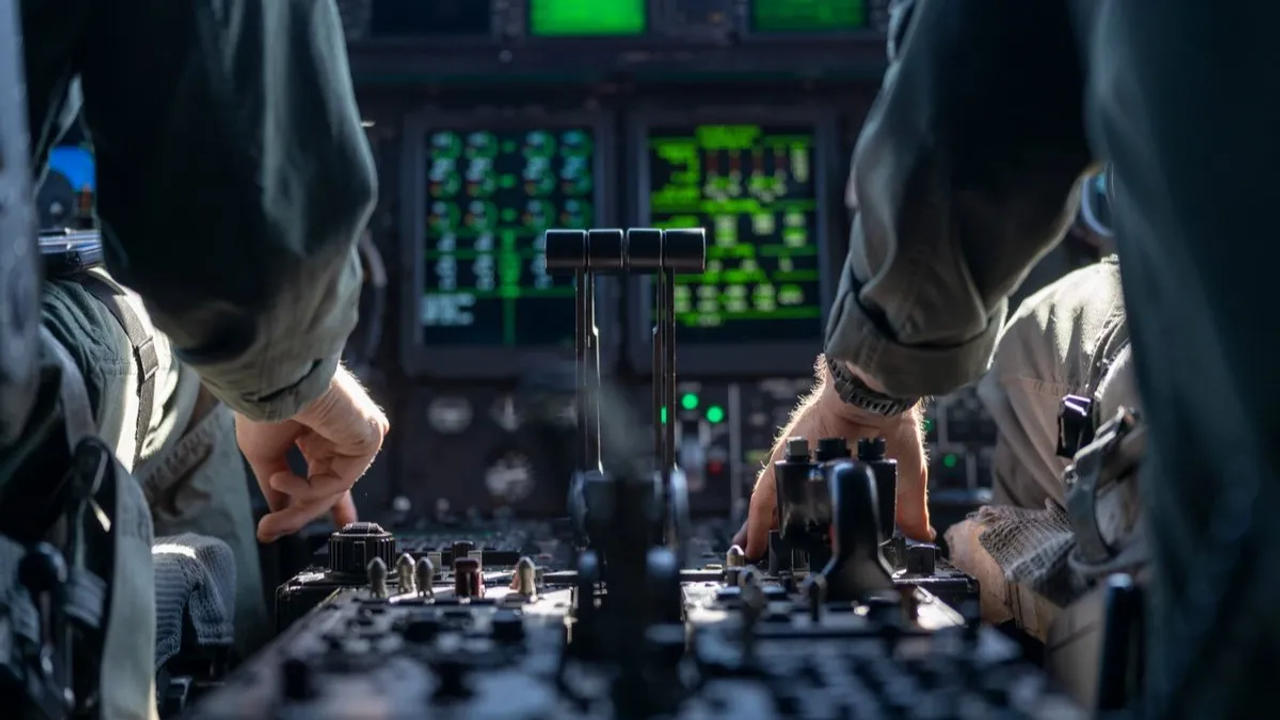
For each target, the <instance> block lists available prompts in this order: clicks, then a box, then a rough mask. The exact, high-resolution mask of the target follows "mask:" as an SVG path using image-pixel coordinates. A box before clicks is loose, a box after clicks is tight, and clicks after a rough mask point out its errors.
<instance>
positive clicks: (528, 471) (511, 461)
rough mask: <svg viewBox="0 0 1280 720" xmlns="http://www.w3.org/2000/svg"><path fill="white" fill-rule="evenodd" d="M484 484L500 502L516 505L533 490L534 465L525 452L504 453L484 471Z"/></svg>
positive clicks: (490, 493)
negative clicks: (530, 462)
mask: <svg viewBox="0 0 1280 720" xmlns="http://www.w3.org/2000/svg"><path fill="white" fill-rule="evenodd" d="M484 485H485V487H486V488H487V489H488V490H489V495H490V496H492V497H493V498H494V500H495V501H497V502H498V503H499V504H503V505H514V504H515V503H517V502H520V501H521V500H524V499H525V498H527V497H529V494H530V493H531V492H532V491H533V467H532V466H531V465H530V464H529V458H528V457H526V456H525V455H524V453H521V452H517V451H510V452H507V453H504V454H502V455H501V456H499V457H498V459H497V460H496V461H495V462H494V463H493V464H492V465H490V466H489V467H488V468H487V469H486V470H485V472H484Z"/></svg>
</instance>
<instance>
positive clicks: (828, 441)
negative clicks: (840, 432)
mask: <svg viewBox="0 0 1280 720" xmlns="http://www.w3.org/2000/svg"><path fill="white" fill-rule="evenodd" d="M850 455H851V453H850V452H849V441H848V440H846V439H844V438H842V437H825V438H820V439H819V440H818V450H817V452H816V453H814V459H815V460H817V461H818V462H827V461H828V460H836V459H839V458H847V457H850Z"/></svg>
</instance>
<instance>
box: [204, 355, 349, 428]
mask: <svg viewBox="0 0 1280 720" xmlns="http://www.w3.org/2000/svg"><path fill="white" fill-rule="evenodd" d="M337 369H338V355H336V354H335V355H331V356H329V357H327V358H325V359H323V360H317V361H315V362H313V363H312V364H311V368H310V370H308V371H306V372H304V373H303V374H302V378H301V379H300V380H298V381H297V382H295V383H294V384H292V385H290V386H288V387H286V388H284V389H281V390H277V391H275V392H273V393H271V394H269V395H265V396H261V397H252V396H249V395H245V394H243V393H235V392H227V391H225V389H224V388H221V387H219V386H218V384H217V383H216V382H214V381H211V380H209V379H208V378H206V379H205V386H206V387H208V388H209V391H210V392H212V393H213V394H214V395H215V396H217V397H218V399H219V400H221V401H222V402H224V403H226V405H227V406H228V407H230V408H231V409H232V410H234V411H236V412H238V413H240V414H242V415H244V416H245V417H248V418H249V419H250V420H257V421H259V422H280V421H281V420H288V419H289V418H291V417H293V416H294V415H296V414H298V411H299V410H301V409H302V408H303V407H305V406H306V405H307V403H310V402H311V401H312V400H315V399H316V398H318V397H320V396H321V395H323V394H324V392H325V390H328V389H329V383H330V382H331V381H332V380H333V374H334V373H335V372H337Z"/></svg>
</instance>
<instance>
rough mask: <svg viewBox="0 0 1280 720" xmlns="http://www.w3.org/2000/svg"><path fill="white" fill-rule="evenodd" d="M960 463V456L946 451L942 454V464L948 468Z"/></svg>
mask: <svg viewBox="0 0 1280 720" xmlns="http://www.w3.org/2000/svg"><path fill="white" fill-rule="evenodd" d="M959 463H960V458H959V457H958V456H957V455H955V454H954V453H947V454H946V455H943V456H942V464H943V465H944V466H946V467H948V468H953V467H955V466H956V465H958V464H959Z"/></svg>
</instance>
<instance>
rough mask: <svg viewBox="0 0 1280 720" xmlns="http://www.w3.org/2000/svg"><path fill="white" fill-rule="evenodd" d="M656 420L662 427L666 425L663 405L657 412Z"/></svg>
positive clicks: (665, 409)
mask: <svg viewBox="0 0 1280 720" xmlns="http://www.w3.org/2000/svg"><path fill="white" fill-rule="evenodd" d="M658 419H659V420H660V421H661V422H662V424H663V425H666V424H667V406H665V405H663V406H662V409H661V410H659V411H658Z"/></svg>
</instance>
